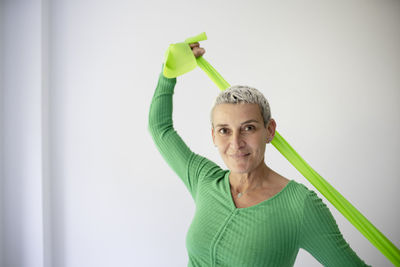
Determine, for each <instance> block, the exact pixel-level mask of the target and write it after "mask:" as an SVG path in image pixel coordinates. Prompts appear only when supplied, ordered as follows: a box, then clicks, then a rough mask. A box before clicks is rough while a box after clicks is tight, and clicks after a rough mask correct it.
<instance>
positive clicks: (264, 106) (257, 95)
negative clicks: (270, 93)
mask: <svg viewBox="0 0 400 267" xmlns="http://www.w3.org/2000/svg"><path fill="white" fill-rule="evenodd" d="M239 103H249V104H257V105H258V106H259V107H260V111H261V116H262V117H263V120H264V126H267V124H268V122H269V120H270V119H271V109H270V107H269V103H268V101H267V99H266V98H265V97H264V95H263V94H262V93H261V92H260V91H258V90H257V89H256V88H252V87H249V86H243V85H234V86H231V87H229V88H228V89H226V90H225V91H222V92H221V93H220V94H219V95H218V96H217V98H216V99H215V101H214V105H213V108H212V109H211V117H210V118H211V124H212V114H213V111H214V108H215V106H216V105H219V104H239Z"/></svg>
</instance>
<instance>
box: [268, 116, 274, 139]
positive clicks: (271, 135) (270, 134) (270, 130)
mask: <svg viewBox="0 0 400 267" xmlns="http://www.w3.org/2000/svg"><path fill="white" fill-rule="evenodd" d="M275 130H276V121H275V120H274V119H272V118H271V119H270V120H269V122H268V124H267V132H268V138H267V143H269V142H271V141H272V139H274V136H275Z"/></svg>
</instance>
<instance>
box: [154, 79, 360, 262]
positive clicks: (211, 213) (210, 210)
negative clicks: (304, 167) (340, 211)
mask: <svg viewBox="0 0 400 267" xmlns="http://www.w3.org/2000/svg"><path fill="white" fill-rule="evenodd" d="M175 84H176V78H173V79H168V78H166V77H164V76H163V75H162V73H161V74H160V77H159V80H158V84H157V88H156V91H155V93H154V96H153V99H152V102H151V106H150V113H149V125H148V126H149V127H148V128H149V131H150V133H151V135H152V137H153V140H154V142H155V144H156V146H157V148H158V150H159V151H160V153H161V154H162V156H163V157H164V159H165V160H166V161H167V163H168V164H169V166H170V167H171V168H172V169H173V170H174V171H175V172H176V174H177V175H178V176H179V178H180V179H181V180H182V181H183V183H184V184H185V186H186V188H187V189H188V190H189V192H190V194H191V196H192V197H193V199H194V201H195V205H196V211H195V215H194V218H193V221H192V223H191V225H190V227H189V231H188V233H187V236H186V247H187V251H188V256H189V263H188V266H193V267H194V266H196V267H197V266H201V267H212V266H226V267H236V266H246V267H247V266H254V267H262V266H274V267H275V266H276V267H285V266H293V265H294V262H295V259H296V256H297V253H298V251H299V249H300V248H303V249H305V250H306V251H308V252H309V253H310V254H311V255H313V256H314V257H315V258H316V259H317V260H318V261H319V262H320V263H321V264H323V265H324V266H340V267H344V266H367V265H366V264H365V263H364V262H363V261H362V260H361V259H360V258H359V257H358V256H357V255H356V253H355V252H354V251H353V250H352V249H351V248H350V246H349V245H348V243H347V242H346V241H345V240H344V238H343V236H342V234H341V233H340V231H339V228H338V226H337V224H336V221H335V219H334V218H333V216H332V214H331V213H330V211H329V209H328V207H327V206H326V205H325V204H324V203H323V202H322V200H321V199H320V198H319V197H318V196H317V195H316V194H315V192H314V191H311V190H309V189H307V187H305V186H304V185H302V184H300V183H297V182H296V181H294V180H290V182H289V183H288V184H287V185H286V187H285V188H283V189H282V190H281V191H280V192H279V193H278V194H276V195H275V196H273V197H272V198H270V199H267V200H265V201H263V202H261V203H258V204H257V205H254V206H251V207H248V208H236V206H235V204H234V202H233V199H232V196H231V191H230V184H229V170H223V169H222V168H220V167H219V166H218V165H216V164H215V163H214V162H212V161H210V160H208V159H207V158H205V157H202V156H200V155H197V154H195V153H194V152H192V151H191V150H190V149H189V148H188V146H187V145H186V144H185V143H184V142H183V140H182V139H181V138H180V136H179V135H178V133H177V132H176V131H175V130H174V128H173V123H172V98H173V97H172V96H173V93H174V88H175Z"/></svg>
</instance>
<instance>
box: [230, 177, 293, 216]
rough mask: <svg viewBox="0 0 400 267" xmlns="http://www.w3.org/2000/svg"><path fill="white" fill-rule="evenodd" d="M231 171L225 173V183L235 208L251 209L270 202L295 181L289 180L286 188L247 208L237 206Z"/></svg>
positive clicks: (231, 203)
mask: <svg viewBox="0 0 400 267" xmlns="http://www.w3.org/2000/svg"><path fill="white" fill-rule="evenodd" d="M230 173H231V171H230V170H228V171H227V172H226V173H225V185H226V188H227V190H228V194H229V202H230V205H231V206H232V208H233V209H234V210H249V209H253V208H257V207H259V206H261V205H263V204H265V203H267V202H270V201H272V200H273V199H275V198H277V197H278V196H279V195H281V194H282V193H283V192H284V191H286V188H287V187H289V184H291V183H293V182H294V180H289V182H288V183H287V184H286V185H285V187H284V188H282V189H281V191H279V192H278V193H276V194H275V195H273V196H272V197H270V198H268V199H265V200H263V201H261V202H259V203H257V204H255V205H253V206H250V207H245V208H238V207H236V204H235V201H234V199H233V195H232V191H231V184H230V182H229V174H230Z"/></svg>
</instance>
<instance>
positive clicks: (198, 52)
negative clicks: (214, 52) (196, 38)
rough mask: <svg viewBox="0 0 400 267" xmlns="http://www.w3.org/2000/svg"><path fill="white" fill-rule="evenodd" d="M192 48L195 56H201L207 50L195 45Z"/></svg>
mask: <svg viewBox="0 0 400 267" xmlns="http://www.w3.org/2000/svg"><path fill="white" fill-rule="evenodd" d="M192 50H193V54H194V56H195V57H201V56H202V55H204V53H205V52H206V50H205V49H204V48H202V47H193V48H192Z"/></svg>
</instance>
